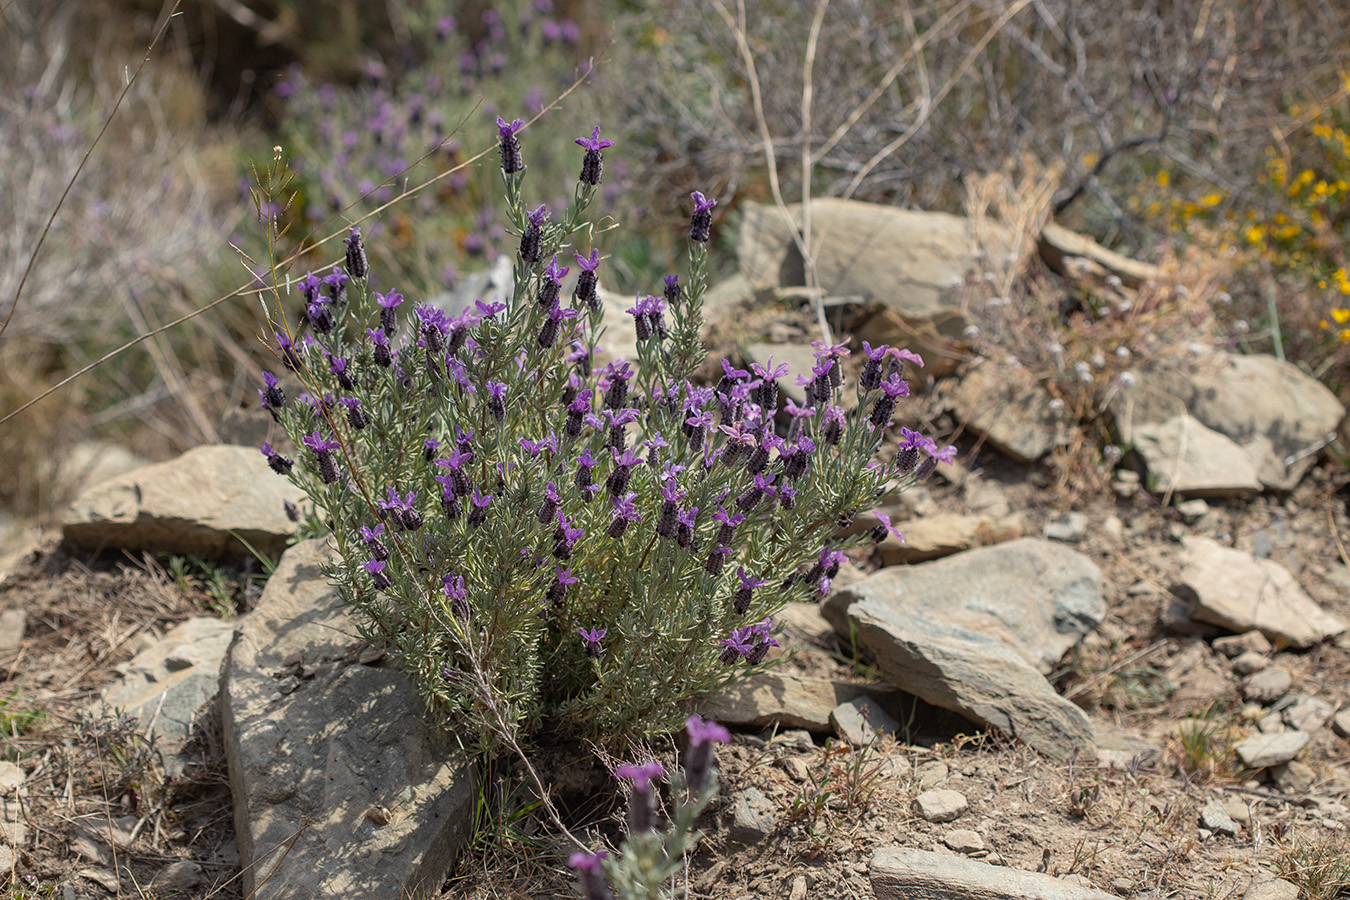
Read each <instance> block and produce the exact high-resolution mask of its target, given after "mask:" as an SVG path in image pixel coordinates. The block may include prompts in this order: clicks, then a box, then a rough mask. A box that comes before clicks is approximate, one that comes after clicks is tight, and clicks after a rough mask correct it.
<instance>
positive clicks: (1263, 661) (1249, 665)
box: [1232, 650, 1270, 675]
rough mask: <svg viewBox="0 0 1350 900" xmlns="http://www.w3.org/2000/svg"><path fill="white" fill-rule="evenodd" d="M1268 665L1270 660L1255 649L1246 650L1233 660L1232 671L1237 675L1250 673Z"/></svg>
mask: <svg viewBox="0 0 1350 900" xmlns="http://www.w3.org/2000/svg"><path fill="white" fill-rule="evenodd" d="M1269 665H1270V660H1269V659H1267V658H1266V657H1265V656H1264V655H1262V654H1260V653H1257V652H1256V651H1255V650H1248V651H1246V652H1245V653H1243V654H1241V655H1240V656H1238V657H1237V658H1236V659H1234V660H1233V662H1232V666H1233V671H1234V672H1236V673H1237V674H1239V675H1251V674H1253V673H1255V672H1260V671H1261V670H1262V669H1264V668H1266V667H1268V666H1269Z"/></svg>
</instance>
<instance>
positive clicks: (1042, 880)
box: [871, 847, 1115, 900]
mask: <svg viewBox="0 0 1350 900" xmlns="http://www.w3.org/2000/svg"><path fill="white" fill-rule="evenodd" d="M871 879H872V893H873V894H874V895H875V896H876V900H1115V895H1113V894H1107V893H1103V892H1102V891H1098V890H1093V889H1092V888H1085V887H1081V886H1079V885H1076V884H1069V883H1067V882H1064V881H1060V880H1059V879H1058V878H1055V877H1053V876H1050V875H1043V874H1040V873H1037V872H1026V871H1023V870H1022V869H1013V868H1009V867H1008V866H993V865H990V864H989V863H984V862H980V861H978V860H974V859H967V858H966V857H964V856H948V855H946V854H943V853H934V852H932V851H930V850H909V849H905V848H902V847H882V848H880V849H878V850H876V851H874V852H873V853H872V865H871Z"/></svg>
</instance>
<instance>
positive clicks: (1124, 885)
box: [1111, 875, 1134, 895]
mask: <svg viewBox="0 0 1350 900" xmlns="http://www.w3.org/2000/svg"><path fill="white" fill-rule="evenodd" d="M1111 890H1113V891H1115V892H1116V893H1117V894H1126V895H1128V894H1133V893H1134V879H1133V878H1126V877H1125V876H1124V875H1121V876H1119V877H1117V878H1112V879H1111Z"/></svg>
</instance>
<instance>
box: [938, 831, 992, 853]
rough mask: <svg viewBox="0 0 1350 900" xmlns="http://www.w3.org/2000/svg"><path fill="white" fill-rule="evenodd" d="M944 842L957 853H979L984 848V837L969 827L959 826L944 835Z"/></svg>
mask: <svg viewBox="0 0 1350 900" xmlns="http://www.w3.org/2000/svg"><path fill="white" fill-rule="evenodd" d="M942 843H944V844H946V845H947V846H948V847H950V848H951V849H952V850H955V851H956V852H957V853H977V852H979V851H980V850H983V849H984V838H982V837H980V834H979V832H977V831H971V830H970V829H969V828H957V829H955V830H954V831H949V832H947V833H946V834H944V835H943V836H942Z"/></svg>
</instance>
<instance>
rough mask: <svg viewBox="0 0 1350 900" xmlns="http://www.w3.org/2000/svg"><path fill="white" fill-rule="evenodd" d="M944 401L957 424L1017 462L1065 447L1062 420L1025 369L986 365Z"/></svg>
mask: <svg viewBox="0 0 1350 900" xmlns="http://www.w3.org/2000/svg"><path fill="white" fill-rule="evenodd" d="M945 396H946V399H947V401H948V403H949V405H950V407H951V409H952V411H953V412H954V413H955V414H956V418H957V419H958V420H960V421H961V422H963V423H965V425H966V427H967V428H969V429H970V430H971V431H973V432H975V433H976V434H979V435H983V436H984V438H985V439H986V440H987V441H988V442H989V443H990V444H992V445H993V446H994V447H995V448H997V449H999V450H1001V451H1002V452H1003V453H1004V454H1006V455H1008V456H1011V457H1012V458H1013V459H1015V460H1017V461H1018V462H1026V463H1030V462H1035V461H1036V460H1038V459H1040V458H1041V457H1042V456H1044V455H1045V454H1046V453H1049V452H1050V450H1052V449H1053V448H1055V447H1058V446H1061V445H1063V444H1065V443H1067V442H1068V436H1069V429H1068V424H1067V421H1066V419H1067V417H1066V415H1065V414H1064V412H1063V411H1062V410H1059V409H1056V407H1055V404H1053V403H1052V402H1051V399H1052V398H1051V397H1050V392H1049V391H1047V390H1046V389H1045V388H1044V387H1043V386H1042V385H1040V384H1039V383H1037V382H1036V381H1035V379H1033V378H1032V377H1031V374H1030V373H1029V372H1027V371H1026V369H1014V368H1012V367H1010V366H1006V365H999V364H997V363H994V362H992V361H990V360H986V361H984V363H983V364H981V365H978V366H975V367H974V368H972V369H969V370H967V371H966V373H965V375H963V376H962V378H961V380H960V382H959V383H958V384H957V385H956V387H955V388H953V389H951V390H950V391H948V392H946V395H945Z"/></svg>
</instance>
